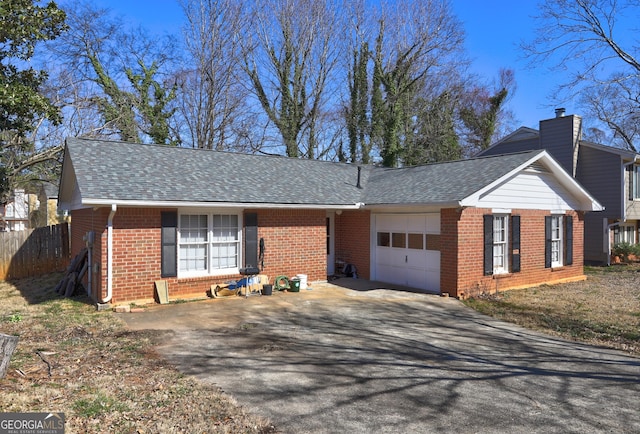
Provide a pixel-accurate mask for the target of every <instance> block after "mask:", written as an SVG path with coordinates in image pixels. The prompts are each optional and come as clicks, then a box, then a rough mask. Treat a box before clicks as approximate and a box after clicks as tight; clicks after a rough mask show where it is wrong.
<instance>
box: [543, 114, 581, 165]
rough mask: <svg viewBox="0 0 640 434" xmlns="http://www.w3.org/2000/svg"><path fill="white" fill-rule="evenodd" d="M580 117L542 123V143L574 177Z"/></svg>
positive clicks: (556, 119) (549, 120) (555, 119)
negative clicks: (575, 150)
mask: <svg viewBox="0 0 640 434" xmlns="http://www.w3.org/2000/svg"><path fill="white" fill-rule="evenodd" d="M580 125H581V119H580V117H579V116H575V115H571V116H563V117H559V118H553V119H547V120H544V121H540V143H541V145H542V147H543V148H544V149H546V150H547V151H549V153H550V154H551V155H553V157H554V158H555V159H556V160H558V162H559V163H560V165H561V166H562V167H563V168H564V169H565V170H566V171H567V172H568V173H570V174H571V175H572V176H573V167H574V159H575V157H576V155H575V154H574V149H575V146H576V145H577V140H578V138H579V136H580Z"/></svg>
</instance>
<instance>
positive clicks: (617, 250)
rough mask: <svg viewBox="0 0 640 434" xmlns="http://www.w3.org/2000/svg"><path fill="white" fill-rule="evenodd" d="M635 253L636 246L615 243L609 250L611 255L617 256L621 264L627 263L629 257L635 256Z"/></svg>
mask: <svg viewBox="0 0 640 434" xmlns="http://www.w3.org/2000/svg"><path fill="white" fill-rule="evenodd" d="M637 251H638V248H637V245H636V244H629V243H616V244H614V245H613V248H612V249H611V253H613V254H614V255H615V256H619V257H620V259H621V260H622V262H629V255H636V253H637Z"/></svg>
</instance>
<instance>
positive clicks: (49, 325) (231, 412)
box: [0, 275, 276, 433]
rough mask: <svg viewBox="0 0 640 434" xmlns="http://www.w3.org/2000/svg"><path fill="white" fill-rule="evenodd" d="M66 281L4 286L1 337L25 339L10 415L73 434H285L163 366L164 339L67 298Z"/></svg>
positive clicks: (9, 392) (10, 376) (6, 394)
mask: <svg viewBox="0 0 640 434" xmlns="http://www.w3.org/2000/svg"><path fill="white" fill-rule="evenodd" d="M59 278H60V275H52V276H48V277H45V278H37V279H25V280H21V281H18V282H14V283H13V284H9V283H7V282H0V332H2V333H5V334H9V335H18V336H19V337H20V341H19V343H18V347H17V349H16V352H15V353H14V354H13V357H12V359H11V364H10V366H9V370H8V371H7V375H6V377H5V378H4V379H2V380H0V411H2V412H13V411H17V412H27V411H28V412H64V413H65V417H66V421H67V422H66V432H67V433H102V432H114V433H160V432H162V433H204V432H207V433H269V432H276V430H275V429H274V427H273V426H272V425H271V424H270V423H269V421H267V420H264V419H262V418H258V417H256V416H254V415H251V414H249V413H248V412H247V411H246V410H245V409H244V408H242V407H241V406H239V405H238V404H237V403H236V402H234V400H233V399H231V398H229V397H228V396H226V395H224V394H223V393H222V392H220V391H219V390H217V389H215V388H213V387H209V386H205V385H202V384H200V383H198V382H196V381H195V380H193V379H191V378H188V377H185V376H183V375H181V374H180V373H178V372H177V371H176V370H175V369H174V368H172V367H171V366H169V365H168V364H166V363H165V362H163V361H162V360H161V359H160V358H159V357H158V356H157V355H156V353H155V352H154V350H153V347H154V345H155V344H157V343H158V342H159V341H160V340H161V339H162V335H161V333H159V332H144V333H139V332H135V333H133V332H130V331H127V330H126V328H125V326H124V324H123V323H121V322H120V320H118V319H117V318H116V317H115V316H114V315H112V314H111V313H110V312H96V310H95V307H94V306H92V305H91V304H90V303H89V302H88V300H86V299H85V298H83V297H75V298H74V299H63V298H60V297H58V296H57V294H55V293H54V292H53V289H52V288H54V287H55V284H56V283H57V281H58V280H59Z"/></svg>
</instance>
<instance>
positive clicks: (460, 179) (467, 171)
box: [363, 151, 542, 204]
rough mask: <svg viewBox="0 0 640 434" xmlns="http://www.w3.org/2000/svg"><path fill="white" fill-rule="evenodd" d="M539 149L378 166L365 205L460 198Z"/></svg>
mask: <svg viewBox="0 0 640 434" xmlns="http://www.w3.org/2000/svg"><path fill="white" fill-rule="evenodd" d="M541 152H542V151H529V152H522V153H518V154H509V155H503V156H497V157H484V158H475V159H470V160H460V161H452V162H446V163H438V164H430V165H426V166H417V167H408V168H402V169H383V168H380V169H378V170H376V171H374V172H373V174H372V175H371V177H370V179H369V185H368V186H367V190H366V195H365V200H364V201H363V202H365V203H367V204H371V203H375V204H435V203H452V202H457V201H460V200H462V199H464V198H466V197H468V196H470V195H472V194H473V193H475V192H477V191H478V190H481V189H482V188H484V187H486V186H488V185H489V184H491V183H492V182H494V181H495V180H497V179H500V178H502V177H503V176H505V175H507V174H508V173H509V172H511V171H512V170H514V169H517V168H518V167H519V166H521V165H522V164H524V163H526V162H527V161H529V160H531V158H533V157H534V156H535V155H537V154H540V153H541Z"/></svg>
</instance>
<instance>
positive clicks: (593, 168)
mask: <svg viewBox="0 0 640 434" xmlns="http://www.w3.org/2000/svg"><path fill="white" fill-rule="evenodd" d="M621 164H622V162H621V160H620V156H619V155H617V154H613V153H610V152H606V151H602V150H600V149H594V148H590V147H588V146H581V147H580V150H579V158H578V167H577V170H576V179H577V180H578V182H579V183H580V184H582V186H583V187H584V188H586V189H587V191H588V192H589V193H591V195H592V196H593V197H595V198H596V199H597V200H598V202H600V203H601V204H602V205H604V207H605V210H604V211H602V212H600V213H599V214H600V217H608V218H610V219H618V218H621V217H622V210H621V206H622V196H621V194H622V192H621V185H622V179H621V176H622V168H621Z"/></svg>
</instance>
